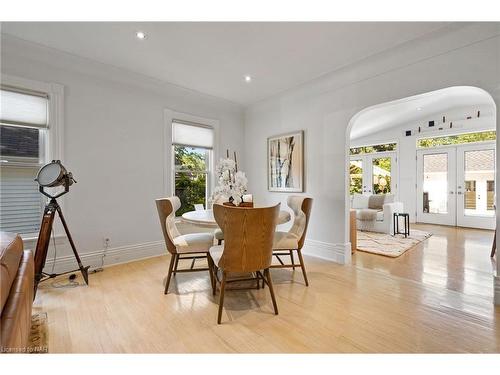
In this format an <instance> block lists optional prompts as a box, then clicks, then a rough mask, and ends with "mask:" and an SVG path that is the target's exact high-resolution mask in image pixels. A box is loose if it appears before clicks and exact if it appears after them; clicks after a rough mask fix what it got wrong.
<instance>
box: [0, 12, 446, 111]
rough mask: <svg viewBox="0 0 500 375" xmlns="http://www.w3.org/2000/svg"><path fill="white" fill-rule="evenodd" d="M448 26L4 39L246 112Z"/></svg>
mask: <svg viewBox="0 0 500 375" xmlns="http://www.w3.org/2000/svg"><path fill="white" fill-rule="evenodd" d="M446 25H448V24H447V23H443V22H441V23H430V22H420V23H419V22H404V23H403V22H396V23H390V22H370V23H361V22H348V23H342V22H329V23H328V22H327V23H291V22H282V23H279V22H272V23H256V22H240V23H236V22H231V23H222V22H214V23H201V22H182V23H172V22H157V23H135V22H125V23H117V22H102V23H97V22H79V23H78V22H73V23H69V22H64V23H57V22H43V23H40V22H3V23H2V33H5V34H9V35H13V36H16V37H18V38H21V39H25V40H29V41H32V42H35V43H40V44H43V45H46V46H49V47H52V48H56V49H59V50H63V51H67V52H70V53H72V54H76V55H80V56H83V57H86V58H89V59H93V60H96V61H99V62H102V63H106V64H111V65H114V66H118V67H121V68H125V69H128V70H131V71H134V72H137V73H141V74H145V75H147V76H151V77H154V78H157V79H160V80H163V81H167V82H170V83H174V84H177V85H180V86H183V87H187V88H190V89H194V90H197V91H200V92H203V93H206V94H210V95H214V96H217V97H220V98H224V99H227V100H230V101H233V102H237V103H241V104H244V105H248V104H251V103H253V102H255V101H258V100H260V99H264V98H266V97H268V96H271V95H274V94H277V93H279V92H281V91H284V90H287V89H289V88H292V87H294V86H297V85H299V84H301V83H304V82H307V81H309V80H312V79H314V78H317V77H319V76H321V75H323V74H325V73H328V72H331V71H333V70H336V69H338V68H341V67H343V66H345V65H348V64H351V63H353V62H356V61H358V60H360V59H363V58H366V57H368V56H370V55H373V54H376V53H378V52H381V51H384V50H387V49H390V48H392V47H395V46H396V45H398V44H401V43H404V42H406V41H409V40H412V39H415V38H418V37H420V36H422V35H424V34H427V33H430V32H432V31H435V30H436V29H439V28H442V27H445V26H446ZM137 30H142V31H144V32H145V33H146V34H147V38H146V39H145V40H143V41H141V40H138V39H137V38H136V36H135V32H136V31H137ZM246 74H248V75H251V76H252V77H253V81H252V82H251V83H250V84H247V83H245V82H244V76H245V75H246Z"/></svg>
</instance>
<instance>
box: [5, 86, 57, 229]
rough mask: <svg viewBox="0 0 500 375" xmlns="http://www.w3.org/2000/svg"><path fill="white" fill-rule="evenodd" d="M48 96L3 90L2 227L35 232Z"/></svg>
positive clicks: (38, 217) (39, 208)
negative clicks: (38, 172)
mask: <svg viewBox="0 0 500 375" xmlns="http://www.w3.org/2000/svg"><path fill="white" fill-rule="evenodd" d="M48 120H49V115H48V95H46V94H43V93H38V92H32V91H29V90H23V89H16V88H10V87H8V88H5V87H4V86H2V88H1V90H0V160H1V163H0V230H2V231H8V232H15V233H21V234H34V233H36V232H37V231H38V230H39V226H40V218H41V215H42V207H43V198H42V196H41V194H40V193H39V191H38V185H37V183H36V182H35V181H34V178H35V176H36V173H37V171H38V169H39V168H40V166H41V165H42V164H43V162H44V161H45V158H44V147H43V145H44V144H45V142H46V140H45V137H46V136H47V131H48V129H47V128H48Z"/></svg>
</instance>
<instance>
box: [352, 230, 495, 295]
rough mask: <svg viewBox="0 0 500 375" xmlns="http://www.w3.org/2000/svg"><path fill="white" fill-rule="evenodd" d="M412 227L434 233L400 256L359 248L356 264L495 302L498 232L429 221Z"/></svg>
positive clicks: (354, 260)
mask: <svg viewBox="0 0 500 375" xmlns="http://www.w3.org/2000/svg"><path fill="white" fill-rule="evenodd" d="M411 229H418V230H423V231H427V232H431V233H433V235H432V236H431V237H430V238H429V239H428V240H427V241H423V242H421V243H419V244H418V245H417V246H415V247H414V248H413V249H411V250H409V251H407V252H406V253H404V254H403V255H401V256H400V257H398V258H387V257H381V256H376V255H372V254H369V253H364V252H360V251H358V252H357V253H356V256H355V257H354V258H353V264H355V265H356V266H358V267H359V266H361V267H364V268H368V269H372V270H376V271H379V272H383V273H386V274H387V275H391V276H397V277H402V278H405V279H409V280H414V281H418V282H421V283H424V284H426V285H434V286H438V287H442V288H447V289H450V290H455V291H457V292H462V293H466V294H470V295H478V296H483V297H485V298H488V299H489V300H491V301H493V281H492V275H493V274H494V272H495V269H496V264H495V259H491V258H490V252H491V244H492V242H493V235H494V233H495V232H494V231H489V230H480V229H470V228H457V227H447V226H442V225H428V224H412V225H411Z"/></svg>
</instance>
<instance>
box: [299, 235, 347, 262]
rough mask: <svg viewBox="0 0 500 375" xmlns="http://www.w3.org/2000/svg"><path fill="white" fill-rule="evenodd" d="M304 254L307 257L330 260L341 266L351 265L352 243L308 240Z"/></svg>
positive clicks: (303, 250)
mask: <svg viewBox="0 0 500 375" xmlns="http://www.w3.org/2000/svg"><path fill="white" fill-rule="evenodd" d="M302 252H303V253H304V254H305V255H309V256H313V257H316V258H320V259H324V260H329V261H332V262H335V263H340V264H350V263H351V243H350V242H348V243H345V244H335V243H328V242H322V241H317V240H307V239H306V242H305V243H304V247H303V249H302Z"/></svg>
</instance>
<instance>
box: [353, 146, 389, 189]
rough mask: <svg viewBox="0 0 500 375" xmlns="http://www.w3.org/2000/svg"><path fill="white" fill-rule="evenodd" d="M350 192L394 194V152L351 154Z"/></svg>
mask: <svg viewBox="0 0 500 375" xmlns="http://www.w3.org/2000/svg"><path fill="white" fill-rule="evenodd" d="M350 164H351V187H352V186H356V188H355V189H354V191H353V189H352V188H351V192H357V193H360V194H367V195H369V194H396V190H397V178H396V177H397V158H396V153H395V152H377V153H373V154H364V155H356V156H351V161H350Z"/></svg>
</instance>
